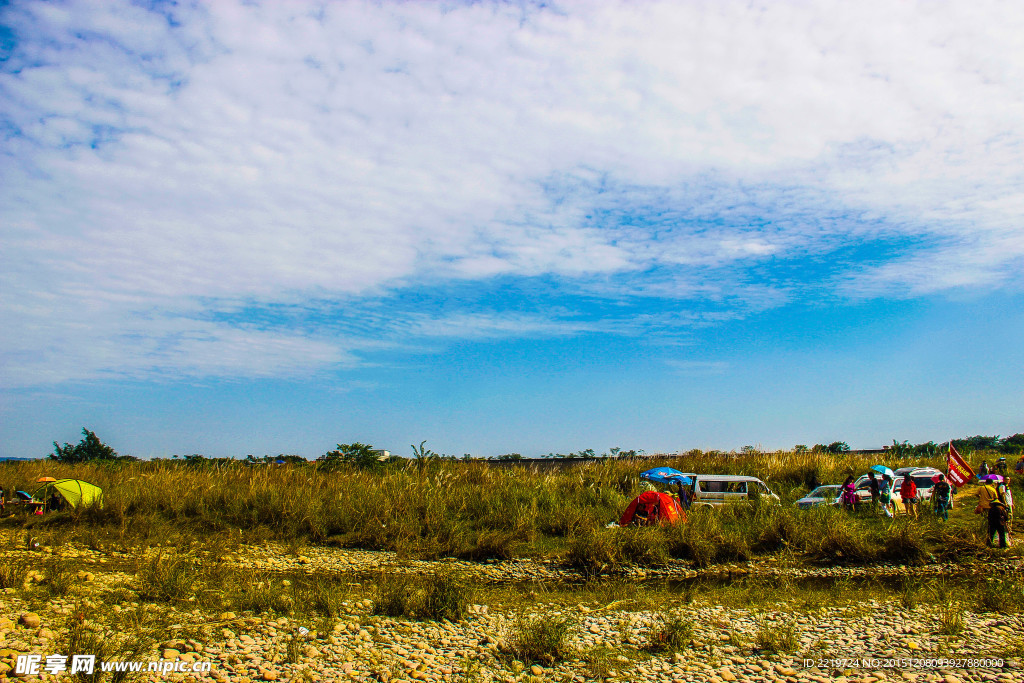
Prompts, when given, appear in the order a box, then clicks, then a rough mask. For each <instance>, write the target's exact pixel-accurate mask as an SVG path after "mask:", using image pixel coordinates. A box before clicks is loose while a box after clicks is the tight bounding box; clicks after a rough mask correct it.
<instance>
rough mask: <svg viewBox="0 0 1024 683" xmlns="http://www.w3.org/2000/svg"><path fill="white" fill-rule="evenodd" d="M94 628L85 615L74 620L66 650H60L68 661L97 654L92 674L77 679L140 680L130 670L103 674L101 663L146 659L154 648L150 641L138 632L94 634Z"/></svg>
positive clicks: (84, 682) (86, 681)
mask: <svg viewBox="0 0 1024 683" xmlns="http://www.w3.org/2000/svg"><path fill="white" fill-rule="evenodd" d="M91 626H92V625H91V624H88V623H87V622H86V620H85V617H84V615H82V614H79V615H77V618H75V619H74V620H73V621H72V624H71V628H70V629H68V634H67V640H66V641H65V644H64V649H61V650H59V651H60V652H63V653H66V654H67V656H68V661H70V660H71V658H72V657H73V656H74V655H94V656H95V657H96V660H97V661H96V666H95V667H94V668H93V672H92V673H91V674H90V673H85V672H84V671H79V672H77V673H75V675H74V679H75V680H78V681H81V682H82V683H102V682H103V681H110V683H123V682H124V681H129V680H133V679H137V678H140V676H139V674H138V673H133V672H130V671H110V672H107V671H103V669H102V667H100V666H99V662H108V661H137V660H141V659H145V655H146V654H147V653H148V651H149V647H150V646H151V645H152V642H151V640H147V639H146V638H145V637H144V636H143V635H141V634H140V633H137V632H122V633H113V632H109V631H107V632H104V631H103V630H99V631H95V630H93V629H92V628H90V627H91ZM69 670H70V669H69Z"/></svg>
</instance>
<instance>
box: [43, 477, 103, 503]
mask: <svg viewBox="0 0 1024 683" xmlns="http://www.w3.org/2000/svg"><path fill="white" fill-rule="evenodd" d="M54 491H57V493H58V494H59V495H60V496H61V497H62V498H63V499H64V500H66V501H67V502H68V504H69V505H71V507H73V508H76V507H78V506H79V505H91V504H92V503H93V502H94V501H95V502H97V503H99V504H100V505H102V504H103V489H101V488H100V487H99V486H95V485H93V484H90V483H89V482H87V481H82V480H81V479H58V480H57V481H53V482H50V483H48V484H47V485H46V486H44V487H42V488H41V489H39V490H38V491H36V492H35V494H33V496H32V499H33V500H36V501H39V502H40V503H45V502H46V501H47V499H49V497H50V496H51V495H53V492H54Z"/></svg>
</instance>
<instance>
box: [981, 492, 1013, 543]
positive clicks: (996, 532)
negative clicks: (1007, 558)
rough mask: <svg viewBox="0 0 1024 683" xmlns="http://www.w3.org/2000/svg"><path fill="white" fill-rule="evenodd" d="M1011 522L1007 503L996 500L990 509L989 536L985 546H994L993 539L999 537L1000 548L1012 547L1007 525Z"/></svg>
mask: <svg viewBox="0 0 1024 683" xmlns="http://www.w3.org/2000/svg"><path fill="white" fill-rule="evenodd" d="M1009 521H1010V511H1009V508H1007V507H1006V503H1004V502H1003V501H1001V500H998V499H996V500H994V501H992V504H991V505H989V508H988V536H987V537H986V539H985V545H987V546H991V545H992V537H993V536H999V547H1000V548H1008V547H1009V545H1010V533H1009V530H1008V529H1007V528H1006V525H1007V524H1008V523H1009Z"/></svg>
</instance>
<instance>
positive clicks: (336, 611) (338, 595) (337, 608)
mask: <svg viewBox="0 0 1024 683" xmlns="http://www.w3.org/2000/svg"><path fill="white" fill-rule="evenodd" d="M346 597H348V591H347V589H346V587H345V586H343V585H341V584H340V583H339V582H338V581H332V580H329V579H324V578H317V579H315V580H314V581H313V583H312V584H310V585H309V586H308V587H307V588H306V589H305V590H304V591H303V595H302V599H301V601H300V602H301V604H303V605H305V606H306V607H308V608H309V609H310V610H312V611H313V612H316V613H318V614H322V615H324V616H327V617H337V616H340V615H341V612H342V603H343V602H344V600H345V598H346Z"/></svg>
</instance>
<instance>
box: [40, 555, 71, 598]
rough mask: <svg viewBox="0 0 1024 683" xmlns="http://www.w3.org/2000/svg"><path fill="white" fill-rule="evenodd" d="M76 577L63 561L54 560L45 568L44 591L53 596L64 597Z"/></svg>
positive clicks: (69, 590)
mask: <svg viewBox="0 0 1024 683" xmlns="http://www.w3.org/2000/svg"><path fill="white" fill-rule="evenodd" d="M76 580H77V577H76V575H75V572H74V571H72V569H71V566H70V565H68V564H67V563H66V562H64V561H63V560H54V561H53V562H51V563H50V564H48V565H47V567H46V584H45V585H46V590H47V591H49V593H50V595H53V596H57V597H59V596H64V595H67V594H68V593H70V592H71V587H72V586H73V585H74V584H75V582H76Z"/></svg>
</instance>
